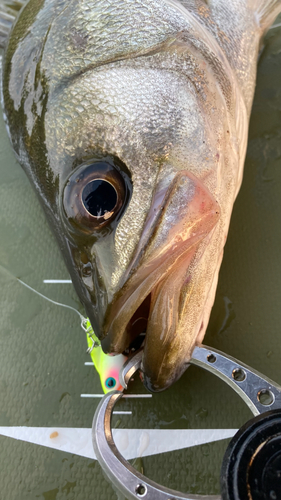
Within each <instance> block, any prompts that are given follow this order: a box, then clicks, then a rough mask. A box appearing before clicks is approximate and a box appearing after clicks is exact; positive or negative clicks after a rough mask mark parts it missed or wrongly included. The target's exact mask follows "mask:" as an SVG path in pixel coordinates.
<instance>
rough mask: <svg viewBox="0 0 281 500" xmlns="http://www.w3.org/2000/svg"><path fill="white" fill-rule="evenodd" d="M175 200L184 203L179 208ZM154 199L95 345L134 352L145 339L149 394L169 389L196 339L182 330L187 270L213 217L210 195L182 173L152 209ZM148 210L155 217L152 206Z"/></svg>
mask: <svg viewBox="0 0 281 500" xmlns="http://www.w3.org/2000/svg"><path fill="white" fill-rule="evenodd" d="M164 198H165V200H164V203H163V199H164ZM181 198H183V200H185V203H179V202H180V200H181ZM160 199H161V200H162V201H161V203H162V205H163V207H164V209H163V210H162V211H160V212H159V211H158V213H161V216H159V217H158V219H157V220H154V221H152V218H151V217H150V216H148V221H149V230H147V228H145V230H144V234H145V238H146V240H147V245H146V247H145V248H143V246H142V243H143V242H142V241H141V242H140V248H141V251H140V250H138V251H137V253H136V256H137V257H136V258H135V259H134V260H133V263H132V267H133V265H134V268H133V269H132V268H131V270H130V272H129V274H128V279H127V280H126V281H125V283H124V285H123V287H122V288H121V289H120V290H119V291H118V292H117V293H116V294H115V296H114V300H113V301H112V303H111V305H110V307H109V309H108V311H107V314H106V315H105V318H104V325H103V332H104V338H103V339H102V341H101V343H102V348H103V350H104V351H105V352H107V353H116V354H117V353H121V352H124V351H126V350H127V349H130V348H136V347H138V346H139V344H140V343H142V341H143V337H144V336H143V334H144V333H145V341H144V352H143V362H142V371H143V378H144V384H145V385H146V387H147V388H148V389H149V390H150V391H161V390H164V389H166V388H167V387H169V386H170V385H171V384H172V383H173V382H174V381H175V380H177V379H178V378H179V377H180V375H181V374H182V373H183V371H184V370H185V369H186V366H187V364H188V355H189V354H190V352H191V351H192V348H193V347H194V343H195V341H196V337H197V335H198V331H193V332H192V333H190V334H187V333H185V332H184V329H183V327H182V325H183V324H184V321H183V319H184V318H183V317H182V311H183V303H184V302H185V301H186V300H188V295H189V294H190V293H191V291H192V290H191V289H192V286H190V281H191V274H190V271H189V268H190V264H191V262H192V259H193V258H194V256H195V254H196V252H197V250H198V247H199V245H200V243H201V241H202V240H203V239H205V238H206V236H207V235H209V234H210V232H211V231H212V229H213V227H214V225H215V224H216V222H217V220H218V217H219V211H218V207H217V203H216V201H215V200H214V198H213V197H212V196H211V194H210V192H209V191H208V190H207V189H206V188H205V187H204V186H203V185H202V183H201V182H200V181H198V179H196V178H194V177H193V176H191V175H190V174H189V173H187V172H183V171H182V172H181V173H180V174H178V175H177V176H176V178H175V179H174V182H173V185H172V187H171V186H170V189H169V190H168V191H166V192H165V197H164V196H158V202H157V203H159V200H160ZM179 206H180V207H181V209H180V210H179V209H178V207H179ZM152 207H153V212H155V203H154V204H152ZM185 323H186V322H185Z"/></svg>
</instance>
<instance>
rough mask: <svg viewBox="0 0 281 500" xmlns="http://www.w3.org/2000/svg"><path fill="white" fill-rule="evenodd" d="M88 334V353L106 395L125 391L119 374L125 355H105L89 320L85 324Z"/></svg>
mask: <svg viewBox="0 0 281 500" xmlns="http://www.w3.org/2000/svg"><path fill="white" fill-rule="evenodd" d="M84 326H85V329H86V333H87V342H88V351H87V352H89V353H90V355H91V359H92V361H93V363H94V367H95V369H96V370H97V372H98V374H99V377H100V382H101V386H102V390H103V392H104V393H105V394H107V393H108V392H110V391H112V390H118V391H123V387H122V385H121V384H120V381H119V373H120V370H121V369H122V367H123V365H124V363H125V361H126V359H127V357H126V356H124V355H123V354H118V355H117V356H112V355H109V354H104V352H103V350H102V348H101V344H100V341H99V340H98V338H97V337H96V335H95V333H94V330H93V328H92V326H91V323H90V321H89V319H88V318H87V320H86V322H85V325H84Z"/></svg>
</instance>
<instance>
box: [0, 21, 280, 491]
mask: <svg viewBox="0 0 281 500" xmlns="http://www.w3.org/2000/svg"><path fill="white" fill-rule="evenodd" d="M279 22H281V20H279ZM0 127H1V129H0V136H1V142H0V158H1V162H0V176H1V182H0V318H1V323H0V324H1V328H0V426H36V427H52V428H54V427H56V426H57V427H87V428H89V427H91V423H92V418H93V414H94V411H95V408H96V406H97V404H98V400H96V399H85V398H81V397H80V395H81V394H82V393H100V392H101V387H100V384H99V379H98V375H97V374H96V372H95V371H94V369H93V367H91V366H84V362H85V361H90V359H89V357H88V355H87V354H86V352H85V351H86V339H85V335H84V332H83V331H82V330H81V328H80V325H79V318H78V316H77V315H76V314H75V313H74V312H71V311H69V310H66V309H63V308H60V307H58V306H55V305H52V304H50V303H49V302H47V301H45V300H44V299H42V298H40V297H38V296H37V295H35V294H34V293H33V292H31V291H29V290H27V289H26V288H25V287H24V286H23V285H21V284H20V283H19V282H18V281H17V280H16V277H20V278H21V279H22V280H23V281H25V282H26V283H28V284H29V285H31V286H32V287H34V288H35V289H36V290H38V291H39V292H41V293H43V294H45V295H47V296H49V297H51V298H52V299H53V300H57V301H60V302H63V303H65V304H69V305H71V306H73V307H75V308H80V310H81V311H82V309H81V306H80V305H79V302H78V299H77V297H76V295H75V292H74V290H73V287H72V285H71V284H44V283H43V280H44V279H68V275H67V271H66V269H65V266H64V263H63V260H62V257H61V255H60V252H59V250H58V248H57V246H56V243H55V241H54V238H53V236H52V234H51V232H50V229H49V227H48V225H47V223H46V221H45V218H44V215H43V212H42V210H41V208H40V206H39V203H38V200H37V198H36V195H35V193H34V192H33V191H32V189H31V187H30V185H29V182H28V180H27V178H26V176H25V174H24V173H23V171H22V170H21V168H20V167H19V165H18V164H17V162H16V161H15V159H14V157H13V153H12V151H11V148H10V145H9V142H8V138H7V135H6V131H5V127H4V124H3V121H2V120H1V123H0ZM280 216H281V28H276V29H274V30H271V31H270V32H269V34H268V35H267V39H266V44H265V49H264V51H263V54H262V56H261V59H260V63H259V70H258V84H257V90H256V96H255V101H254V106H253V112H252V118H251V125H250V136H249V147H248V153H247V160H246V165H245V176H244V181H243V184H242V188H241V191H240V194H239V196H238V199H237V202H236V203H235V207H234V212H233V217H232V221H231V226H230V232H229V236H228V241H227V245H226V249H225V257H224V260H223V264H222V268H221V272H220V279H219V285H218V290H217V296H216V302H215V306H214V308H213V312H212V316H211V320H210V324H209V328H208V332H207V335H206V338H205V343H206V344H207V345H211V346H213V347H215V348H218V349H221V350H223V351H225V352H227V353H229V354H231V355H233V356H235V357H237V358H238V359H240V360H241V361H244V362H245V363H248V364H249V365H250V366H252V367H254V368H256V369H258V370H259V371H261V372H262V373H264V374H266V375H267V376H269V377H271V378H272V379H273V380H276V381H277V382H279V383H281V363H280V356H281V307H280V298H281V266H280V263H281V224H280ZM130 391H131V392H145V389H144V388H143V387H142V385H141V383H140V381H139V380H136V381H135V383H134V384H132V385H131V386H130ZM118 409H119V410H120V409H123V410H131V411H132V415H118V417H117V416H115V417H114V425H118V426H119V427H123V428H128V427H130V428H149V429H167V430H168V429H182V428H183V429H185V428H186V429H200V428H202V429H208V428H210V429H212V428H215V429H220V428H238V427H239V426H241V425H242V424H243V423H244V422H245V421H246V420H247V419H248V418H250V417H251V414H250V411H249V410H248V409H247V408H246V407H245V405H244V404H243V403H242V401H241V400H240V399H239V397H238V396H237V395H236V394H235V393H233V392H232V391H231V389H230V388H228V387H227V386H226V385H225V384H223V383H222V382H221V381H220V380H218V379H216V378H215V377H213V376H211V375H210V374H208V373H205V372H203V371H201V370H200V369H197V368H194V367H192V368H189V369H188V370H187V372H186V373H185V374H184V376H183V377H182V378H181V380H180V381H179V382H177V383H176V384H175V386H174V387H173V388H172V389H170V390H168V391H166V392H164V393H161V394H156V395H153V397H152V398H151V399H142V400H141V399H139V400H128V399H127V400H125V401H122V402H121V403H120V404H119V408H118ZM226 446H227V441H225V440H224V441H220V442H215V443H210V444H206V445H202V446H197V447H193V448H188V449H186V450H178V451H175V452H172V453H163V454H161V455H155V456H151V457H146V458H144V459H143V467H144V472H145V474H146V475H147V476H148V477H150V478H152V479H154V480H156V481H158V482H161V483H162V484H165V485H167V486H169V487H171V488H175V489H178V490H182V491H188V492H192V493H218V492H219V471H220V464H221V460H222V457H223V453H224V450H225V448H226ZM114 498H117V494H116V493H115V492H114V491H113V489H112V488H111V486H110V485H109V484H108V482H107V481H106V480H105V478H104V476H103V473H102V470H101V468H100V466H99V464H98V463H97V462H96V461H93V460H90V459H86V458H82V457H79V456H76V455H71V454H69V453H65V452H61V451H56V450H52V449H49V448H44V447H42V446H38V445H34V444H29V443H25V442H21V441H16V440H13V439H11V438H7V437H2V436H0V499H1V500H35V499H39V500H90V499H95V500H108V499H114Z"/></svg>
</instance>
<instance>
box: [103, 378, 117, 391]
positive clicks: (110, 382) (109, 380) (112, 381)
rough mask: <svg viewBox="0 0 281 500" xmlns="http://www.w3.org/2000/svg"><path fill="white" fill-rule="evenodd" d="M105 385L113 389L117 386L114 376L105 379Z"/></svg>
mask: <svg viewBox="0 0 281 500" xmlns="http://www.w3.org/2000/svg"><path fill="white" fill-rule="evenodd" d="M105 385H106V387H107V388H108V389H113V387H115V386H116V380H115V378H113V377H108V378H107V379H106V381H105Z"/></svg>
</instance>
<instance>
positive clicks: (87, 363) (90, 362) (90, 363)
mask: <svg viewBox="0 0 281 500" xmlns="http://www.w3.org/2000/svg"><path fill="white" fill-rule="evenodd" d="M84 365H85V366H95V365H94V363H93V361H85V363H84Z"/></svg>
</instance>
